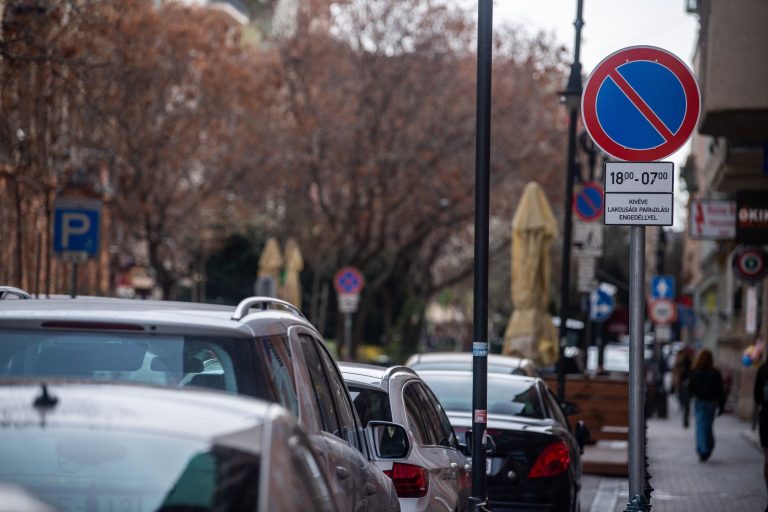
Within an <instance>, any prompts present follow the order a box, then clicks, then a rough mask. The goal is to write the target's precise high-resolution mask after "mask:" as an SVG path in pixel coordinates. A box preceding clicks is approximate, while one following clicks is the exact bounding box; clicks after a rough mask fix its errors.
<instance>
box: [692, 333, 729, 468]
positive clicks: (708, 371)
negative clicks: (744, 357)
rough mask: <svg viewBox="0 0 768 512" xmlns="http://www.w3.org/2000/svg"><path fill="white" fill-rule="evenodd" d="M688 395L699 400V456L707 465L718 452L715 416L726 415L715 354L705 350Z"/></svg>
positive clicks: (695, 411) (696, 413)
mask: <svg viewBox="0 0 768 512" xmlns="http://www.w3.org/2000/svg"><path fill="white" fill-rule="evenodd" d="M688 393H689V395H690V397H691V398H693V399H694V400H695V402H694V404H693V415H694V418H695V420H696V452H697V453H698V454H699V460H701V461H702V462H704V461H705V460H707V459H709V457H710V456H711V455H712V450H714V449H715V435H714V432H713V431H712V425H713V424H714V422H715V413H717V414H718V416H719V415H720V414H723V410H724V408H725V398H726V397H725V392H724V391H723V377H722V375H720V372H719V371H718V370H717V369H716V368H715V367H714V361H713V358H712V352H711V351H710V350H709V349H706V348H705V349H702V350H701V351H700V352H699V353H698V355H697V356H696V359H695V360H694V361H693V366H692V367H691V375H690V376H689V378H688Z"/></svg>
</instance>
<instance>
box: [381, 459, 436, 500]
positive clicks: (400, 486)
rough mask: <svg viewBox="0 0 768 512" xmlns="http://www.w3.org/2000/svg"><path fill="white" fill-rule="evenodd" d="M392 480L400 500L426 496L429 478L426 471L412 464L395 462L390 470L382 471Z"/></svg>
mask: <svg viewBox="0 0 768 512" xmlns="http://www.w3.org/2000/svg"><path fill="white" fill-rule="evenodd" d="M384 474H385V475H387V476H388V477H389V478H391V479H392V483H394V484H395V491H397V495H398V496H399V497H400V498H421V497H422V496H426V495H427V488H428V487H429V478H428V476H427V470H426V469H424V468H423V467H421V466H414V465H413V464H403V463H400V462H395V463H394V464H392V469H390V470H387V471H384Z"/></svg>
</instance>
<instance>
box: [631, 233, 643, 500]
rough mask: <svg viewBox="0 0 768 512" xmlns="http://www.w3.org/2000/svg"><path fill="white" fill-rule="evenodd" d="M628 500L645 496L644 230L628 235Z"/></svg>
mask: <svg viewBox="0 0 768 512" xmlns="http://www.w3.org/2000/svg"><path fill="white" fill-rule="evenodd" d="M629 236H630V239H629V499H630V500H632V499H633V498H634V497H635V496H641V495H644V493H645V416H644V415H643V405H644V404H645V399H644V395H645V393H644V391H645V368H644V364H643V363H644V353H645V336H644V334H643V330H644V323H645V319H644V304H645V303H644V300H643V299H644V297H645V227H644V226H632V227H630V233H629Z"/></svg>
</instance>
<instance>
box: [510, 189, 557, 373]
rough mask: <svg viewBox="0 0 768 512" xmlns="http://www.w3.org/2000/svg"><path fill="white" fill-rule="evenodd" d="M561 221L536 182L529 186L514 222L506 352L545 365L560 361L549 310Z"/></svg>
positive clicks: (524, 192) (516, 212) (521, 200)
mask: <svg viewBox="0 0 768 512" xmlns="http://www.w3.org/2000/svg"><path fill="white" fill-rule="evenodd" d="M556 236H557V222H556V221H555V216H554V215H553V214H552V208H551V207H550V206H549V201H547V196H546V195H545V194H544V191H543V190H542V188H541V187H540V186H539V184H538V183H536V182H533V181H532V182H529V183H528V184H527V185H526V186H525V190H524V191H523V196H522V198H521V199H520V204H519V205H518V207H517V210H516V211H515V216H514V217H513V218H512V302H513V303H514V306H515V310H514V312H513V313H512V318H511V319H510V320H509V324H507V330H506V332H505V333H504V347H503V349H502V353H504V354H507V355H516V356H519V357H527V358H530V359H533V360H534V361H536V363H537V364H539V365H541V366H550V365H552V364H554V362H555V361H556V360H557V355H558V350H557V332H556V331H555V328H554V326H553V325H552V318H551V316H550V315H549V313H548V312H547V306H548V303H549V283H550V279H551V274H552V269H551V267H550V264H551V261H550V256H549V249H550V246H551V245H552V241H553V239H554V238H555V237H556Z"/></svg>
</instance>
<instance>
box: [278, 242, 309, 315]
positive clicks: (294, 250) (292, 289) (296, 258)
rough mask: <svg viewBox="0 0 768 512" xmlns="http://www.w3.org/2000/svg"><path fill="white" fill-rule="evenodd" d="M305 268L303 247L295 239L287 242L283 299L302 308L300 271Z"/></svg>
mask: <svg viewBox="0 0 768 512" xmlns="http://www.w3.org/2000/svg"><path fill="white" fill-rule="evenodd" d="M303 269H304V259H303V258H302V257H301V249H299V244H298V242H296V240H295V239H293V238H289V239H288V241H287V242H285V281H284V282H283V292H282V297H283V300H285V301H288V302H290V303H291V304H293V305H294V306H296V307H297V308H299V309H301V282H300V281H299V273H300V272H301V271H302V270H303Z"/></svg>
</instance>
